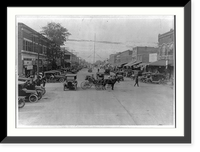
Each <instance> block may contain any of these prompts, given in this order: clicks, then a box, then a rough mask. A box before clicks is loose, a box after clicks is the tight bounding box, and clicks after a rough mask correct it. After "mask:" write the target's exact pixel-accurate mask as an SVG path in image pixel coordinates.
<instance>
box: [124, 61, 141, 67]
mask: <svg viewBox="0 0 200 152" xmlns="http://www.w3.org/2000/svg"><path fill="white" fill-rule="evenodd" d="M140 63H142V61H136V62H129V63H128V64H126V65H124V66H133V65H137V64H140Z"/></svg>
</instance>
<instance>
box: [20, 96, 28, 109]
mask: <svg viewBox="0 0 200 152" xmlns="http://www.w3.org/2000/svg"><path fill="white" fill-rule="evenodd" d="M25 104H26V103H25V97H22V96H19V97H18V108H23V107H24V106H25Z"/></svg>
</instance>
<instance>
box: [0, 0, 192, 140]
mask: <svg viewBox="0 0 200 152" xmlns="http://www.w3.org/2000/svg"><path fill="white" fill-rule="evenodd" d="M180 3H181V2H180ZM154 4H155V3H151V5H149V6H144V5H140V4H139V5H137V6H142V7H152V6H155V7H169V6H170V7H173V6H176V7H183V8H184V61H185V63H184V136H180V137H179V136H169V137H160V136H151V137H149V136H138V137H136V136H134V137H128V136H117V137H116V136H110V137H107V136H101V137H100V136H76V137H75V136H68V137H61V136H57V137H55V136H52V137H51V136H46V137H40V136H38V137H37V136H34V137H31V136H28V137H25V136H17V137H16V136H8V135H7V110H5V111H4V112H3V117H4V119H2V121H1V126H2V129H1V138H0V141H1V143H38V144H42V143H48V144H52V143H54V144H57V143H61V144H62V143H68V144H70V143H76V144H78V143H82V144H83V143H98V144H111V143H112V144H133V143H135V144H136V143H143V144H144V143H148V144H151V143H181V144H184V143H191V51H190V50H191V1H187V2H185V3H183V2H182V3H181V4H178V5H177V4H175V5H173V3H170V4H169V3H166V4H164V3H163V4H161V5H159V4H158V5H157V6H156V5H154ZM2 108H3V109H7V104H6V102H5V103H4V104H3V105H2Z"/></svg>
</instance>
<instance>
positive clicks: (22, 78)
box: [18, 77, 46, 95]
mask: <svg viewBox="0 0 200 152" xmlns="http://www.w3.org/2000/svg"><path fill="white" fill-rule="evenodd" d="M31 80H32V79H31V78H24V77H18V81H22V82H28V81H31ZM35 90H36V91H37V92H41V93H42V95H44V94H45V93H46V89H45V87H43V86H37V85H35Z"/></svg>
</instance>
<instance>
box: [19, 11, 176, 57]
mask: <svg viewBox="0 0 200 152" xmlns="http://www.w3.org/2000/svg"><path fill="white" fill-rule="evenodd" d="M17 22H22V23H24V24H26V25H27V26H29V27H30V28H32V29H34V30H35V31H37V32H40V31H41V29H42V27H44V26H46V25H47V23H49V22H56V23H60V24H61V26H63V27H65V28H66V29H68V31H69V32H70V33H71V35H70V36H69V39H77V40H96V41H109V42H120V43H121V44H120V45H119V44H104V43H95V53H96V57H95V58H96V60H98V59H99V60H104V59H106V58H109V55H110V54H113V53H116V52H122V51H125V50H127V49H131V48H132V47H134V46H138V45H145V46H156V45H157V43H158V34H162V33H165V32H168V31H169V30H170V29H171V28H174V18H173V16H144V15H143V16H91V15H90V16H89V15H88V16H17ZM65 47H67V48H69V49H70V50H74V52H77V53H76V54H77V55H78V56H79V57H82V58H83V59H86V60H88V61H92V59H91V58H90V57H88V56H91V54H93V52H94V43H93V42H71V41H68V42H66V43H65ZM92 58H93V57H92Z"/></svg>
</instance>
